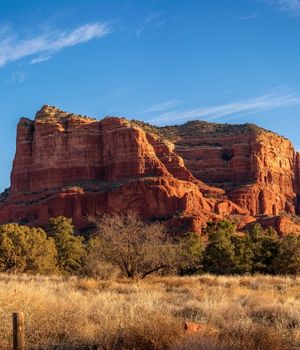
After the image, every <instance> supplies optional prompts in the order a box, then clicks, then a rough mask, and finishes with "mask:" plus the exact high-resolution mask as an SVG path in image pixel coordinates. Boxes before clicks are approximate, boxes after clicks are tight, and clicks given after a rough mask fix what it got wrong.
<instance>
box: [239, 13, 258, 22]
mask: <svg viewBox="0 0 300 350" xmlns="http://www.w3.org/2000/svg"><path fill="white" fill-rule="evenodd" d="M258 16H259V14H258V13H252V14H251V15H248V16H243V17H239V18H238V21H248V20H250V19H255V18H257V17H258Z"/></svg>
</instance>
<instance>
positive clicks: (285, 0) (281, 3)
mask: <svg viewBox="0 0 300 350" xmlns="http://www.w3.org/2000/svg"><path fill="white" fill-rule="evenodd" d="M265 2H267V3H268V4H271V5H275V6H277V7H279V8H280V9H281V10H282V11H285V12H288V13H290V14H292V15H298V14H300V0H265Z"/></svg>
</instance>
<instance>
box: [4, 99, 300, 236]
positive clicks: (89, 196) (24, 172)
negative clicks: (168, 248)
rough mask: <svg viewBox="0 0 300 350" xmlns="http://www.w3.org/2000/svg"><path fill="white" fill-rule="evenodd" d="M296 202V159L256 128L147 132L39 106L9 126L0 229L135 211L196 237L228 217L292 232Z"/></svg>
mask: <svg viewBox="0 0 300 350" xmlns="http://www.w3.org/2000/svg"><path fill="white" fill-rule="evenodd" d="M297 198H300V156H299V154H296V153H295V151H294V149H293V147H292V145H291V143H290V142H289V141H288V140H286V139H284V138H282V137H280V136H278V135H275V134H273V133H271V132H267V131H265V130H262V129H259V128H257V127H255V126H252V125H242V126H240V125H226V124H224V125H221V124H211V123H205V122H190V123H187V124H185V125H182V126H173V127H164V128H156V127H153V126H150V125H146V124H144V123H141V122H137V121H128V120H126V119H123V118H114V117H109V118H105V119H103V120H101V121H97V120H95V119H91V118H87V117H82V116H78V115H73V114H70V113H66V112H62V111H60V110H59V109H57V108H55V107H49V106H44V107H43V108H42V109H41V110H40V111H39V112H38V113H37V114H36V118H35V120H30V119H26V118H22V119H21V120H20V122H19V124H18V132H17V150H16V156H15V160H14V164H13V170H12V174H11V188H10V190H9V191H8V192H6V193H4V194H2V195H1V197H0V223H7V222H15V221H18V222H21V223H29V224H31V225H42V226H43V225H46V224H47V222H48V220H49V217H54V216H58V215H65V216H68V217H72V218H73V220H74V223H75V225H76V226H77V227H78V228H84V227H86V226H87V218H88V216H90V215H97V213H100V212H106V213H112V212H115V211H128V210H134V211H136V212H138V213H139V214H140V215H141V216H142V217H144V218H147V219H152V218H159V219H164V220H166V222H167V224H168V225H169V228H170V229H171V230H173V231H179V232H182V231H184V230H191V229H192V230H196V231H199V232H200V231H201V228H202V227H203V226H204V225H205V223H206V222H207V221H208V220H215V219H216V220H217V219H222V218H229V219H233V220H236V221H237V222H238V223H239V227H240V229H241V230H242V229H243V227H245V226H247V224H249V223H252V222H254V221H260V222H262V223H263V224H264V225H272V226H275V227H276V228H277V229H278V231H279V232H280V233H281V234H285V233H289V232H290V231H292V232H295V233H297V234H300V229H299V227H300V226H299V222H298V220H295V219H291V218H292V217H293V215H294V214H295V213H298V209H297V204H298V202H299V200H298V199H297ZM283 213H285V214H289V215H290V216H289V215H285V216H283Z"/></svg>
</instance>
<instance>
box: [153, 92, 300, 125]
mask: <svg viewBox="0 0 300 350" xmlns="http://www.w3.org/2000/svg"><path fill="white" fill-rule="evenodd" d="M295 105H300V95H298V94H294V93H290V94H279V93H270V94H266V95H263V96H260V97H256V98H253V99H248V100H242V101H235V102H231V103H228V104H224V105H218V106H210V107H198V108H193V109H188V110H181V111H180V110H169V111H167V112H165V113H163V114H161V115H159V116H157V117H154V118H151V119H150V118H149V120H148V121H149V122H150V123H153V124H159V125H163V124H167V123H176V122H185V121H188V120H194V119H203V120H207V121H214V120H218V119H220V118H223V117H226V118H227V119H228V120H229V119H230V120H231V119H239V118H242V117H244V116H245V115H250V114H255V113H261V112H264V111H268V110H273V109H277V108H282V107H289V106H295Z"/></svg>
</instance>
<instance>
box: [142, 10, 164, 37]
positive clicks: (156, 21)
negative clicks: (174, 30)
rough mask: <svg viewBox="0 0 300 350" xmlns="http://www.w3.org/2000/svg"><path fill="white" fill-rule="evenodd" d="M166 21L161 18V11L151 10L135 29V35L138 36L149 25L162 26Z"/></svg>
mask: <svg viewBox="0 0 300 350" xmlns="http://www.w3.org/2000/svg"><path fill="white" fill-rule="evenodd" d="M166 23H167V21H166V19H164V18H163V13H162V12H151V13H150V14H149V15H148V16H146V17H145V18H144V20H143V21H142V23H141V25H140V26H139V27H138V28H137V30H136V35H137V36H138V37H140V36H141V34H142V33H143V32H144V31H145V30H146V29H147V28H148V27H149V26H154V27H162V26H163V25H165V24H166Z"/></svg>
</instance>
